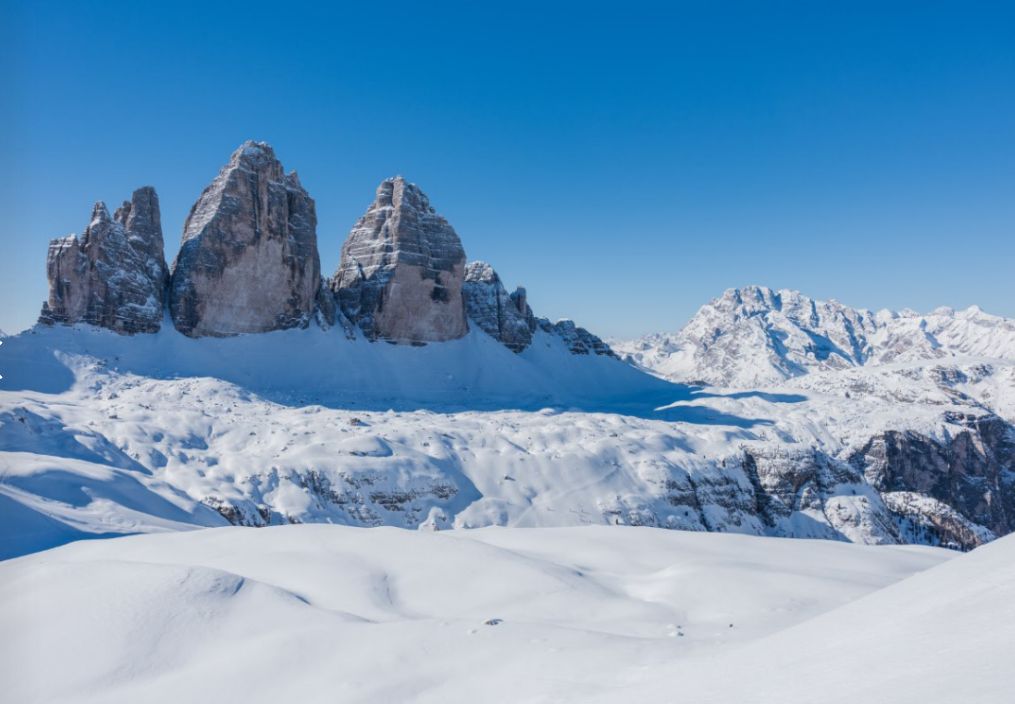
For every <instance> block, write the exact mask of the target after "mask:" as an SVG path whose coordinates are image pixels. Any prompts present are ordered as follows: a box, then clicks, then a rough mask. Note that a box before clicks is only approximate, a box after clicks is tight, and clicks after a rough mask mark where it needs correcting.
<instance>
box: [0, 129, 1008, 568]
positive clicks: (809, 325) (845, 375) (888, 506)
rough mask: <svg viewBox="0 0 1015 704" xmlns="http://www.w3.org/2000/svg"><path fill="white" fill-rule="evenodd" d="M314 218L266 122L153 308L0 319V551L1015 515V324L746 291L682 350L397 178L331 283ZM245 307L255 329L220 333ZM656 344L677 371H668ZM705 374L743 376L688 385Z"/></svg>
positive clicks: (839, 530) (900, 530) (926, 523)
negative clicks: (128, 542)
mask: <svg viewBox="0 0 1015 704" xmlns="http://www.w3.org/2000/svg"><path fill="white" fill-rule="evenodd" d="M151 195H152V198H154V191H152V194H151ZM117 222H119V220H117ZM125 222H129V219H127V220H125ZM314 224H315V216H314V204H313V201H312V200H310V197H309V195H308V194H307V192H306V191H305V190H304V189H303V187H302V186H301V185H299V183H298V181H297V180H296V179H295V177H294V176H292V175H290V176H284V175H283V172H282V168H281V165H280V164H279V163H278V161H277V160H276V159H275V157H274V153H273V152H272V151H271V150H270V147H268V146H267V145H264V144H262V143H252V142H251V143H246V144H245V145H243V146H241V148H240V149H239V150H238V151H237V152H236V153H235V154H234V155H233V158H232V159H231V161H230V163H229V165H227V167H226V168H225V169H223V171H222V173H221V174H220V176H219V178H218V179H216V181H215V183H213V185H212V186H211V187H209V189H207V190H206V191H205V193H204V195H202V197H201V199H200V200H199V202H198V205H197V206H195V210H194V212H193V213H192V214H191V218H190V219H189V220H188V232H189V233H191V235H193V236H192V237H189V238H188V239H187V241H186V242H185V244H184V248H189V249H188V251H190V252H191V253H190V254H188V255H186V256H184V253H182V252H181V256H179V257H177V259H176V261H177V264H176V269H175V270H174V271H173V272H172V281H173V285H172V287H171V289H170V292H169V295H168V296H163V298H162V299H159V300H163V301H168V302H164V303H163V304H162V308H161V315H162V318H161V321H162V324H161V325H160V326H159V325H149V326H147V327H139V328H138V327H131V326H124V325H120V324H118V323H115V322H114V323H112V324H110V323H108V321H109V320H110V318H109V316H98V317H94V318H93V317H80V318H76V317H66V318H60V317H59V316H52V315H51V316H44V317H43V320H42V323H43V324H40V325H38V326H36V327H35V328H34V329H32V330H29V331H26V332H24V333H22V334H20V335H17V336H14V337H9V338H6V339H5V340H4V345H3V347H2V348H0V374H2V375H3V379H2V380H0V503H2V506H3V510H2V512H0V557H11V556H15V555H21V554H25V553H28V552H32V551H35V550H39V549H42V548H46V547H51V546H53V545H58V544H61V543H64V542H67V541H69V540H74V539H77V538H83V537H100V536H108V535H121V534H126V533H137V532H157V531H165V530H181V529H186V528H189V527H194V526H215V525H228V524H236V525H246V526H265V525H271V524H283V523H306V522H332V523H342V524H348V525H362V526H376V525H394V526H400V527H405V528H417V527H435V528H445V527H479V526H486V525H511V526H566V525H578V524H586V523H603V524H626V525H645V526H660V527H665V528H676V529H685V530H694V531H723V532H739V533H747V534H754V535H772V536H789V537H813V538H829V539H836V540H847V541H854V542H861V543H875V544H877V543H887V544H896V543H926V544H932V545H940V544H947V545H952V546H954V547H959V548H963V549H968V548H972V547H974V546H976V545H979V544H981V543H984V542H987V541H990V540H992V539H994V538H995V537H997V536H999V535H1003V534H1006V533H1008V532H1011V531H1012V530H1013V529H1015V490H1013V477H1015V472H1013V468H1012V463H1013V457H1015V451H1013V446H1015V434H1013V431H1012V425H1011V423H1012V421H1013V420H1015V367H1013V364H1012V362H1011V361H1010V360H1011V359H1012V355H1011V346H1010V343H1009V337H1008V335H1009V332H1010V330H1012V329H1013V328H1012V324H1011V322H1010V321H1005V320H1003V319H998V318H993V317H991V316H985V315H983V314H976V313H968V314H952V316H951V317H952V318H954V319H955V320H956V321H957V322H955V323H954V324H946V323H947V321H946V320H945V319H946V318H948V315H946V314H944V313H935V316H937V317H933V316H931V317H928V319H927V320H923V321H922V322H920V321H918V320H917V319H916V318H915V317H914V316H915V314H914V315H913V316H911V315H910V314H904V315H903V314H900V315H897V316H892V315H887V314H878V315H877V316H871V315H870V314H867V313H864V312H862V311H850V310H848V309H845V308H844V307H842V306H839V304H818V303H815V302H809V300H808V299H805V298H803V297H802V296H799V294H788V293H786V292H783V293H779V294H775V293H773V292H771V291H767V290H761V289H751V290H747V289H745V290H742V291H739V292H728V293H727V294H726V295H725V296H724V297H723V298H722V299H720V301H718V302H716V303H713V304H712V305H711V306H709V307H706V308H703V309H702V313H699V316H698V317H697V318H696V319H695V321H692V324H690V325H689V326H688V328H687V329H686V332H685V333H682V334H681V337H680V338H679V341H678V343H679V349H677V350H676V351H675V352H673V354H670V350H669V348H664V347H663V346H661V345H660V346H659V347H652V346H651V344H650V343H638V345H635V346H632V345H620V346H619V347H620V349H622V350H624V351H626V352H627V353H628V354H631V355H633V356H635V361H637V362H638V364H639V365H640V366H641V367H643V368H642V369H639V368H636V367H635V366H632V365H630V364H627V363H625V362H623V361H621V360H620V359H618V358H617V357H616V356H615V355H614V353H613V350H611V348H610V347H609V346H607V345H606V344H605V343H604V342H603V341H602V340H600V339H599V338H597V337H596V336H594V335H592V334H591V333H589V332H588V331H586V330H584V329H583V328H580V327H577V326H576V325H574V323H572V322H570V321H559V322H557V323H551V322H550V321H548V320H546V319H542V318H538V317H536V316H535V314H534V313H533V312H532V308H531V307H530V302H529V297H528V295H527V294H526V292H525V290H524V289H518V290H516V291H515V293H513V294H508V293H507V290H506V289H505V287H504V286H503V284H502V283H501V281H500V278H499V277H498V276H497V274H496V272H495V271H494V270H493V268H492V267H490V266H489V265H486V264H483V263H474V264H472V265H468V266H465V265H464V250H463V249H462V246H461V243H460V241H459V239H458V236H457V233H455V232H454V230H453V229H451V226H450V225H449V224H448V223H447V221H445V220H444V219H443V218H441V217H440V216H438V215H437V214H436V213H435V211H434V210H433V208H432V207H431V206H430V204H429V200H428V199H427V198H426V197H425V196H424V195H423V194H422V192H421V191H420V190H419V189H418V188H417V187H415V186H413V185H411V184H407V183H406V182H405V181H404V180H402V179H398V178H396V179H390V180H388V181H385V182H384V183H383V184H382V186H381V188H380V189H379V190H378V195H377V198H376V200H375V202H374V204H373V205H371V207H370V209H369V210H368V213H367V215H365V216H364V218H363V219H361V221H360V222H359V223H358V224H357V226H356V227H355V228H354V230H353V234H352V236H351V238H350V243H351V244H347V246H346V247H345V248H344V249H343V263H342V265H341V266H340V268H339V272H338V274H337V276H336V278H335V279H333V280H330V281H320V280H317V279H318V278H319V275H318V274H317V273H316V272H318V271H319V263H318V260H317V253H316V233H314V232H313V229H314ZM119 227H120V229H119V230H116V233H121V230H122V231H123V233H127V234H128V235H129V233H130V232H131V230H130V228H129V226H127V225H123V226H119ZM114 229H115V228H114ZM116 233H114V234H116ZM121 234H122V233H121ZM118 236H119V235H118ZM131 237H133V236H132V235H131ZM156 259H157V257H156ZM183 262H186V268H185V269H181V267H182V266H183ZM255 270H256V271H257V272H258V276H257V277H253V278H251V277H252V274H251V272H252V271H255ZM61 271H62V270H61ZM89 271H92V270H89ZM94 271H96V272H98V274H96V275H98V276H108V275H109V274H108V272H106V268H105V267H97V268H95V269H94ZM104 272H105V273H104ZM50 273H51V276H52V278H51V287H52V290H53V291H56V292H58V293H59V292H60V291H63V290H66V282H65V281H64V279H63V278H61V275H60V274H59V273H58V272H57V273H56V275H54V269H53V268H52V267H51V268H50ZM156 273H157V272H156ZM241 274H242V275H241ZM89 275H90V276H92V274H89ZM413 277H415V278H413ZM265 281H267V282H275V283H276V284H278V285H277V286H275V285H274V284H273V285H272V286H268V287H266V288H265V287H261V288H260V289H259V288H258V287H259V286H261V285H262V283H263V282H265ZM410 281H412V282H414V283H413V284H412V286H405V285H403V284H405V283H406V282H410ZM188 282H189V283H188ZM195 282H200V285H197V283H195ZM191 283H194V285H191ZM311 284H313V285H311ZM86 290H87V291H88V292H89V294H88V295H90V296H92V299H91V300H93V304H89V305H90V308H88V309H89V310H103V311H105V310H113V311H116V310H118V308H117V306H118V305H119V304H118V301H119V300H120V299H119V298H116V297H114V298H112V299H110V298H108V297H103V296H104V295H105V294H104V293H103V292H104V291H114V290H115V289H114V288H113V287H109V286H105V287H104V286H101V285H99V286H93V285H91V284H89V287H86ZM265 296H268V297H269V298H270V299H271V300H270V301H269V303H270V305H268V304H267V303H265V304H264V305H262V304H260V303H258V304H257V305H253V303H252V302H256V301H262V299H264V297H265ZM420 296H422V298H423V300H417V299H418V298H419V297H420ZM50 298H51V301H53V300H66V296H63V297H61V296H59V295H58V296H57V297H56V298H55V299H54V297H53V295H52V294H51V297H50ZM174 300H175V301H177V305H176V307H175V308H174V307H173V301H174ZM181 301H186V303H181ZM262 303H263V301H262ZM276 304H277V306H276ZM265 306H267V308H265ZM273 306H275V307H273ZM268 308H270V310H268ZM230 310H237V311H243V315H242V318H243V319H242V320H239V319H238V318H237V319H235V320H231V319H230V317H229V315H226V314H225V313H223V311H230ZM171 311H172V315H170V312H171ZM181 311H182V312H183V313H185V314H181ZM188 311H189V312H188ZM412 311H415V312H412ZM248 314H249V315H248ZM459 316H464V317H462V318H459ZM931 318H933V319H931ZM112 319H113V320H114V321H115V320H119V319H120V318H117V317H116V316H115V315H114V316H113V318H112ZM414 321H415V322H414ZM419 321H428V322H425V324H422V326H417V325H416V323H418V322H419ZM879 321H880V322H879ZM886 321H887V322H886ZM891 321H896V322H891ZM63 323H77V324H73V325H67V324H63ZM234 323H235V325H234ZM463 326H464V327H463ZM104 328H110V329H104ZM156 329H157V330H158V331H157V332H154V330H156ZM255 329H256V330H271V331H270V332H261V333H258V334H235V333H239V332H242V331H244V330H255ZM130 332H136V333H142V332H143V333H144V334H133V335H131V334H122V333H130ZM375 340H376V341H375ZM382 340H383V341H387V342H392V343H409V344H386V343H385V342H382ZM678 343H674V344H678ZM958 354H979V355H984V354H992V355H993V357H994V358H991V359H984V358H980V357H978V358H975V359H972V358H968V357H962V358H960V357H957V356H955V355H958ZM670 359H673V360H683V361H680V363H681V364H684V363H685V362H686V361H687V360H690V362H687V364H690V365H691V366H689V367H686V368H687V369H693V373H691V374H689V375H683V374H680V375H677V377H678V379H679V382H677V381H674V380H672V379H664V378H660V377H661V376H662V374H663V373H665V372H666V371H667V369H668V367H666V364H664V363H663V362H662V361H660V362H659V363H658V364H656V363H655V362H656V361H658V360H670ZM646 367H654V369H653V370H652V371H653V373H648V372H647V371H646V370H645V368H646ZM681 368H682V369H683V368H685V367H681ZM708 374H720V376H717V377H712V378H711V380H712V381H717V382H718V381H722V382H723V383H726V382H730V380H741V381H744V380H750V381H751V382H752V383H751V384H746V386H747V387H748V388H730V389H724V388H720V387H718V386H717V387H705V386H700V385H690V384H688V383H686V382H688V381H693V380H696V379H702V378H708ZM754 382H758V383H754Z"/></svg>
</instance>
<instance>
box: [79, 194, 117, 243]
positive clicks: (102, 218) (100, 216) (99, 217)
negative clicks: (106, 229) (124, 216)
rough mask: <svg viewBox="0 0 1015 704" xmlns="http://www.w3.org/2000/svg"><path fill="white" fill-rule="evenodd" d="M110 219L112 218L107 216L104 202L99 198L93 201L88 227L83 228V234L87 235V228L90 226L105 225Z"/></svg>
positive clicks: (107, 211)
mask: <svg viewBox="0 0 1015 704" xmlns="http://www.w3.org/2000/svg"><path fill="white" fill-rule="evenodd" d="M110 220H112V218H110V217H109V208H107V207H106V204H105V203H104V202H103V201H101V200H97V201H95V205H93V206H92V219H91V222H89V223H88V228H86V229H85V235H86V236H87V234H88V230H90V229H91V228H94V227H99V226H101V225H106V224H108V223H109V222H110Z"/></svg>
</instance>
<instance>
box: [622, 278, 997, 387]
mask: <svg viewBox="0 0 1015 704" xmlns="http://www.w3.org/2000/svg"><path fill="white" fill-rule="evenodd" d="M613 346H614V348H615V349H616V351H617V352H618V353H620V354H621V355H623V356H626V357H628V358H629V359H631V360H632V361H633V362H634V363H636V364H638V365H639V366H642V367H644V368H646V369H649V370H651V371H653V372H655V373H657V374H660V375H661V376H665V377H667V378H669V379H673V380H677V381H697V382H704V383H708V384H713V385H716V386H729V387H754V386H763V385H771V384H777V383H779V382H782V381H785V380H787V379H791V378H794V377H798V376H802V375H804V374H807V373H809V372H813V371H833V370H840V369H847V368H849V367H860V366H872V365H880V364H888V363H892V362H913V361H919V360H934V359H943V358H947V357H960V356H979V357H996V358H1007V359H1010V358H1012V356H1013V352H1012V350H1015V321H1012V320H1007V319H1005V318H1000V317H998V316H994V315H989V314H987V313H984V312H983V311H981V310H980V309H979V308H977V307H975V306H974V307H971V308H968V309H966V310H964V311H954V310H952V309H950V308H938V309H936V310H935V311H933V312H932V313H929V314H927V315H921V314H919V313H915V312H913V311H901V312H894V311H889V310H882V311H879V312H877V313H873V312H871V311H868V310H864V309H860V308H850V307H849V306H845V305H843V304H841V303H839V302H838V301H834V300H832V301H819V300H815V299H813V298H809V297H807V296H805V295H803V294H802V293H800V292H799V291H791V290H787V289H783V290H778V291H777V290H773V289H770V288H766V287H763V286H746V287H744V288H732V289H728V290H727V291H725V292H724V293H723V295H722V296H720V297H719V298H716V299H714V300H712V301H711V302H709V303H707V304H706V305H704V306H702V307H701V308H700V309H699V310H698V312H697V313H696V314H695V316H694V317H693V318H692V319H691V320H690V321H689V322H688V323H687V325H685V326H684V327H683V328H682V329H681V330H680V331H679V332H677V333H673V334H665V333H663V334H655V335H649V336H646V337H644V338H641V339H638V340H632V341H629V342H615V343H613Z"/></svg>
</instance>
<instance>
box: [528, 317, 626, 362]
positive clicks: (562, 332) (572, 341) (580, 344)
mask: <svg viewBox="0 0 1015 704" xmlns="http://www.w3.org/2000/svg"><path fill="white" fill-rule="evenodd" d="M536 322H537V324H538V325H539V327H540V329H542V330H543V331H545V332H548V333H550V334H551V335H556V336H557V337H559V338H560V339H561V340H563V341H564V344H565V345H567V348H568V349H569V350H570V351H571V353H572V354H598V355H603V356H606V357H616V356H617V355H616V354H614V352H613V350H612V349H610V346H609V345H608V344H606V343H605V342H603V341H602V339H600V338H599V337H597V336H595V335H593V334H592V333H590V332H589V331H588V330H586V329H585V328H582V327H578V326H577V325H575V324H574V321H573V320H558V321H557V322H556V323H551V322H550V321H549V320H547V319H546V318H538V319H537V321H536Z"/></svg>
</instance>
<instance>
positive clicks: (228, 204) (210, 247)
mask: <svg viewBox="0 0 1015 704" xmlns="http://www.w3.org/2000/svg"><path fill="white" fill-rule="evenodd" d="M316 230H317V214H316V211H315V207H314V201H313V199H312V198H311V197H310V196H309V194H308V193H307V191H306V190H305V189H304V188H303V186H302V185H301V184H300V181H299V178H297V176H296V173H295V172H293V173H290V174H289V175H286V174H285V172H284V170H283V168H282V164H281V163H280V162H279V160H278V159H277V158H276V157H275V151H274V150H273V149H272V148H271V146H269V145H268V144H266V143H264V142H253V141H247V142H244V143H243V144H242V145H240V147H239V148H238V149H237V150H236V151H235V152H233V154H232V157H231V158H230V159H229V163H228V164H226V165H225V166H224V167H223V168H222V170H221V171H220V172H219V175H218V176H217V177H216V178H215V180H214V181H212V183H211V184H210V185H209V186H208V187H207V188H205V189H204V192H203V193H202V194H201V197H200V198H199V199H198V200H197V202H196V203H195V204H194V207H193V208H191V211H190V215H189V216H188V217H187V221H186V223H185V225H184V228H183V243H182V245H181V248H180V253H179V254H178V255H177V257H176V261H175V262H174V264H173V275H172V283H171V286H170V296H169V304H170V313H171V314H172V317H173V324H174V325H175V326H176V328H177V329H178V330H180V331H181V332H183V333H184V334H186V335H190V336H194V337H198V336H202V335H214V336H222V335H234V334H237V333H248V332H266V331H268V330H279V329H284V328H292V327H299V326H304V325H306V324H307V323H308V321H309V320H310V319H311V317H312V315H313V313H314V308H315V304H316V300H317V296H318V293H319V291H320V287H321V279H320V272H321V263H320V257H319V255H318V251H317V232H316Z"/></svg>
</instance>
